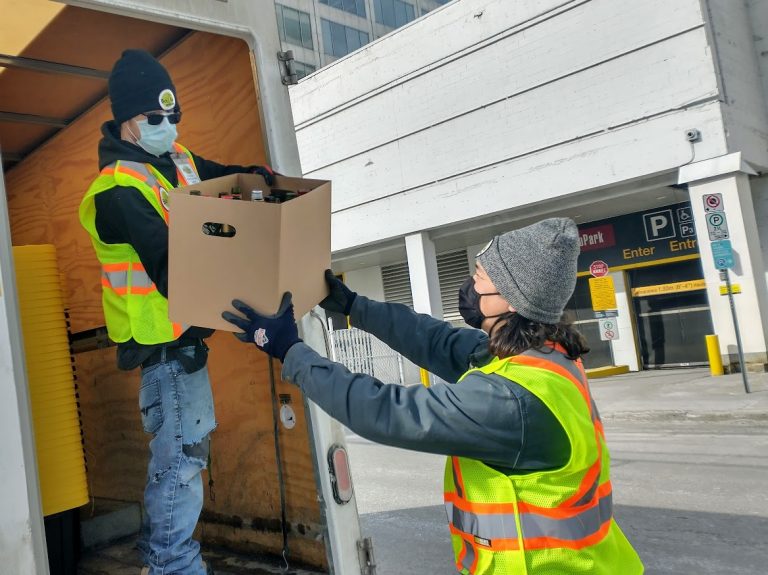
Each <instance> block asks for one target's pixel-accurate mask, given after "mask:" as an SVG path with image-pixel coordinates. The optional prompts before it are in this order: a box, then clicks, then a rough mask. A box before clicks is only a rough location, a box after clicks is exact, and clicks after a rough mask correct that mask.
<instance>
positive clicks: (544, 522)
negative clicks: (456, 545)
mask: <svg viewBox="0 0 768 575" xmlns="http://www.w3.org/2000/svg"><path fill="white" fill-rule="evenodd" d="M445 508H446V511H447V513H448V519H449V520H450V522H451V524H452V525H453V526H454V527H455V528H456V529H458V530H459V531H462V532H464V533H467V534H469V535H473V536H477V537H480V538H482V539H488V540H489V541H490V542H491V547H492V546H493V540H494V539H517V526H516V524H515V515H514V514H513V513H488V514H478V513H472V512H471V511H463V510H461V509H459V508H458V507H456V506H455V505H452V504H451V503H446V504H445ZM611 517H613V496H612V494H611V493H608V494H606V495H604V496H603V497H601V498H600V501H599V503H598V504H597V505H595V506H594V507H590V508H589V509H586V510H584V511H582V512H581V513H578V514H576V515H573V516H571V517H567V518H562V519H558V518H555V517H549V516H547V515H542V514H540V513H531V512H525V513H521V514H520V526H521V528H522V530H523V538H525V539H535V538H538V537H549V538H551V539H560V540H562V541H579V540H581V539H584V538H585V537H589V536H590V535H594V534H595V533H597V532H598V531H599V530H600V528H601V527H602V526H603V524H604V523H605V522H606V521H608V520H609V519H611Z"/></svg>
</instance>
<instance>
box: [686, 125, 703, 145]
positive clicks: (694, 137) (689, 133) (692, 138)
mask: <svg viewBox="0 0 768 575" xmlns="http://www.w3.org/2000/svg"><path fill="white" fill-rule="evenodd" d="M685 139H686V140H688V141H689V142H698V141H699V140H701V132H699V131H698V130H697V129H696V128H691V129H690V130H686V131H685Z"/></svg>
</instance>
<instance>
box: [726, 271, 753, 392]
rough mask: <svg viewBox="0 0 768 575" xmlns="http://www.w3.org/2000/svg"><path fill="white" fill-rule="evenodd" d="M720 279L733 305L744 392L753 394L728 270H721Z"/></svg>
mask: <svg viewBox="0 0 768 575" xmlns="http://www.w3.org/2000/svg"><path fill="white" fill-rule="evenodd" d="M720 279H721V280H725V285H726V287H727V288H728V303H729V304H730V305H731V317H732V318H733V331H735V332H736V348H737V349H738V350H739V369H740V370H741V379H742V381H743V382H744V391H746V392H747V393H751V392H752V390H751V389H750V388H749V381H748V380H747V370H746V366H745V364H744V348H742V346H741V332H740V331H739V318H737V317H736V304H735V303H734V301H733V293H732V290H731V278H730V274H729V273H728V270H727V269H722V270H720Z"/></svg>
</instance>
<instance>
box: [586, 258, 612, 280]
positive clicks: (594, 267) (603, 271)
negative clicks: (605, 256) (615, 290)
mask: <svg viewBox="0 0 768 575" xmlns="http://www.w3.org/2000/svg"><path fill="white" fill-rule="evenodd" d="M589 273H591V274H592V275H593V276H595V277H596V278H601V277H604V276H607V275H608V264H607V263H605V262H604V261H602V260H596V261H594V262H592V263H591V264H589Z"/></svg>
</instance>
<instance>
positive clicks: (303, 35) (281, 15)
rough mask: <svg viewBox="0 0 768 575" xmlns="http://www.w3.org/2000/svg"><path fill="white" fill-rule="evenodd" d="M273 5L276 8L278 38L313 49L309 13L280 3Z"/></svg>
mask: <svg viewBox="0 0 768 575" xmlns="http://www.w3.org/2000/svg"><path fill="white" fill-rule="evenodd" d="M275 7H276V8H277V27H278V29H279V31H280V39H281V40H283V41H285V42H290V43H291V44H295V45H296V46H303V47H304V48H309V49H310V50H312V49H314V47H315V46H314V43H313V42H312V25H311V24H310V22H309V14H307V13H306V12H300V11H299V10H294V9H293V8H288V7H287V6H283V5H282V4H275Z"/></svg>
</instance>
